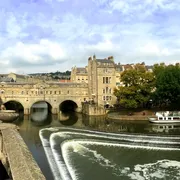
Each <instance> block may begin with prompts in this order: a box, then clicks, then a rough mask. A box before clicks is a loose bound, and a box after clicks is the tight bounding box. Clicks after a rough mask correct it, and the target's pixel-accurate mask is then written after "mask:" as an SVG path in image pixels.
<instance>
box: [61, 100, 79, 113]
mask: <svg viewBox="0 0 180 180" xmlns="http://www.w3.org/2000/svg"><path fill="white" fill-rule="evenodd" d="M77 108H78V106H77V104H76V103H75V102H74V101H71V100H66V101H63V102H62V103H61V104H60V106H59V110H60V111H61V112H76V109H77Z"/></svg>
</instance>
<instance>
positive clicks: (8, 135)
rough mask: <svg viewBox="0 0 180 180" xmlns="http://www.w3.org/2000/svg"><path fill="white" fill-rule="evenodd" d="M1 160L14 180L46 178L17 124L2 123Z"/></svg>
mask: <svg viewBox="0 0 180 180" xmlns="http://www.w3.org/2000/svg"><path fill="white" fill-rule="evenodd" d="M0 160H1V162H2V163H3V165H4V167H5V169H6V171H7V173H8V174H9V176H10V178H12V179H13V180H20V179H21V180H37V179H38V180H45V177H44V175H43V174H42V172H41V170H40V168H39V166H38V165H37V163H36V161H35V160H34V158H33V157H32V154H31V153H30V151H29V150H28V147H27V146H26V144H25V142H24V140H23V139H22V137H21V136H20V134H19V132H18V127H17V126H16V125H13V124H7V123H0Z"/></svg>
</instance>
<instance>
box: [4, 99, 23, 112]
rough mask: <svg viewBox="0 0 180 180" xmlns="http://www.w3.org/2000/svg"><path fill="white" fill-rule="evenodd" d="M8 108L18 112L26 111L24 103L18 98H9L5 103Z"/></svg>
mask: <svg viewBox="0 0 180 180" xmlns="http://www.w3.org/2000/svg"><path fill="white" fill-rule="evenodd" d="M3 105H4V106H5V108H6V109H7V110H15V111H16V112H24V106H23V103H21V102H20V101H18V100H8V101H6V102H4V103H3Z"/></svg>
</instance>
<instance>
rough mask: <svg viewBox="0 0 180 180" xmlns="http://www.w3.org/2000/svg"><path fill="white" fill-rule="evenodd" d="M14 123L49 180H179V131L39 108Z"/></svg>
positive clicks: (171, 126) (174, 128)
mask: <svg viewBox="0 0 180 180" xmlns="http://www.w3.org/2000/svg"><path fill="white" fill-rule="evenodd" d="M14 123H15V124H17V125H18V126H19V127H20V134H21V136H22V137H23V139H24V141H25V143H26V144H27V146H28V147H29V149H30V151H31V152H32V155H33V157H34V158H35V160H36V162H37V163H38V165H39V167H40V168H41V170H42V172H43V173H44V175H45V177H46V179H47V180H53V179H59V180H60V179H65V180H68V179H80V180H92V179H93V180H101V179H103V180H110V179H111V180H116V179H121V180H131V179H132V180H134V179H136V180H157V179H164V180H176V179H177V180H178V179H180V136H179V134H180V125H155V124H151V123H149V122H147V121H124V122H123V121H117V120H116V121H115V120H114V121H113V120H107V119H105V118H103V117H88V116H85V115H82V114H77V113H68V114H59V115H51V114H49V113H48V111H47V109H46V108H37V107H36V108H34V109H33V111H32V113H31V115H29V116H23V115H21V117H20V118H19V119H18V120H17V121H15V122H14Z"/></svg>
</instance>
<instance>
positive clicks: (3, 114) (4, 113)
mask: <svg viewBox="0 0 180 180" xmlns="http://www.w3.org/2000/svg"><path fill="white" fill-rule="evenodd" d="M18 117H19V113H17V112H16V111H14V110H0V120H1V121H3V122H12V121H15V120H16V119H17V118H18Z"/></svg>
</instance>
